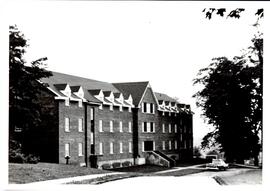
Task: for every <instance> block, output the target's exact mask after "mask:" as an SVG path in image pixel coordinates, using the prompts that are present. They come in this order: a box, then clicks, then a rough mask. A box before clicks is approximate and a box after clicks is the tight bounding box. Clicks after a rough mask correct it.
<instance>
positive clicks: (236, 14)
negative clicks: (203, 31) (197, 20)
mask: <svg viewBox="0 0 270 191" xmlns="http://www.w3.org/2000/svg"><path fill="white" fill-rule="evenodd" d="M244 11H245V9H244V8H236V9H233V10H231V11H230V12H229V13H228V14H227V17H226V18H236V19H239V18H240V17H241V13H242V12H244ZM203 12H204V13H205V18H207V19H209V20H210V19H211V18H212V16H213V14H214V13H215V14H216V15H219V16H221V17H223V16H224V15H225V13H226V9H225V8H208V9H206V8H205V9H203ZM255 15H256V16H257V17H258V19H260V18H262V17H263V16H264V14H263V9H258V10H257V12H256V13H255Z"/></svg>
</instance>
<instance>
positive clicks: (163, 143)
mask: <svg viewBox="0 0 270 191" xmlns="http://www.w3.org/2000/svg"><path fill="white" fill-rule="evenodd" d="M162 150H165V141H162Z"/></svg>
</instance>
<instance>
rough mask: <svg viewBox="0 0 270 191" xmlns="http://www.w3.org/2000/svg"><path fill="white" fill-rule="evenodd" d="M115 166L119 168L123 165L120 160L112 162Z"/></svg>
mask: <svg viewBox="0 0 270 191" xmlns="http://www.w3.org/2000/svg"><path fill="white" fill-rule="evenodd" d="M112 166H113V168H119V167H120V166H121V163H120V162H114V163H113V164H112Z"/></svg>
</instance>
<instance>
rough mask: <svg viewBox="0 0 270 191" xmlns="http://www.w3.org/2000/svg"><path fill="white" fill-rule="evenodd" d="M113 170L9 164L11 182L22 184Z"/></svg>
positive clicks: (63, 165) (58, 165)
mask: <svg viewBox="0 0 270 191" xmlns="http://www.w3.org/2000/svg"><path fill="white" fill-rule="evenodd" d="M110 172H112V171H106V170H100V169H95V168H88V167H79V166H74V165H65V164H52V163H38V164H15V163H10V164H9V183H10V184H13V183H15V184H22V183H30V182H36V181H43V180H52V179H58V178H67V177H74V176H83V175H89V174H100V173H110Z"/></svg>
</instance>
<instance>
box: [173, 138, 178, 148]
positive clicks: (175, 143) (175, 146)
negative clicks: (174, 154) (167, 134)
mask: <svg viewBox="0 0 270 191" xmlns="http://www.w3.org/2000/svg"><path fill="white" fill-rule="evenodd" d="M177 148H178V146H177V140H175V141H174V149H175V150H176V149H177Z"/></svg>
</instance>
